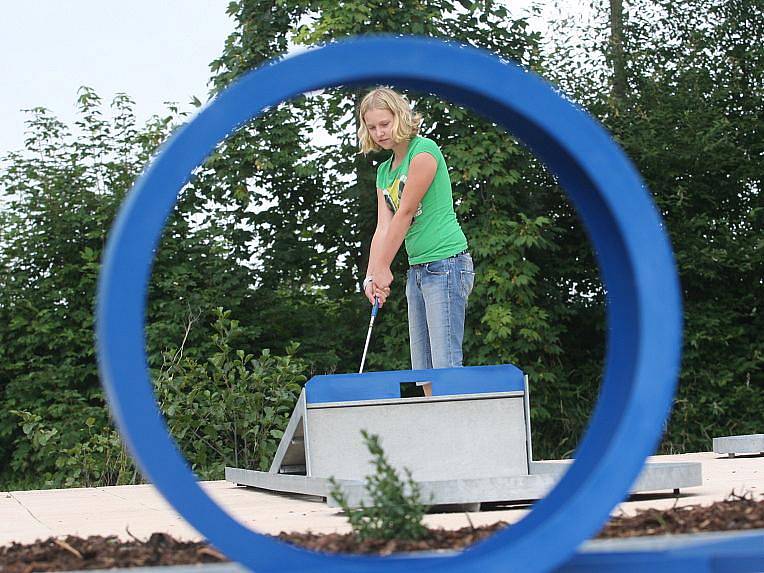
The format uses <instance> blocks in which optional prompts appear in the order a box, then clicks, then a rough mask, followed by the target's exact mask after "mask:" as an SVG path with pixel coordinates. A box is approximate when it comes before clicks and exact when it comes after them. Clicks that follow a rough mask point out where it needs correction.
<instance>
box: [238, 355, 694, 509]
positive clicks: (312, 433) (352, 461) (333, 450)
mask: <svg viewBox="0 0 764 573" xmlns="http://www.w3.org/2000/svg"><path fill="white" fill-rule="evenodd" d="M428 383H429V384H430V385H431V388H432V396H431V397H415V398H403V397H401V396H402V394H404V390H403V388H404V386H405V385H407V384H411V385H413V384H419V385H422V384H428ZM361 430H366V431H367V432H369V433H372V434H377V435H378V436H379V437H380V442H381V445H382V447H383V449H384V451H385V454H386V455H387V457H388V459H389V460H390V462H391V463H392V464H393V465H394V466H395V467H396V469H397V470H398V471H399V472H400V473H401V474H402V473H403V469H404V468H408V469H409V470H410V471H411V473H412V477H413V479H414V480H416V481H417V482H418V483H419V485H420V487H421V490H422V493H423V498H424V499H425V500H426V501H427V502H428V503H430V504H431V505H446V504H459V505H462V506H464V505H467V506H470V507H469V508H470V509H478V507H479V504H481V503H489V502H516V501H521V500H535V499H539V498H541V497H543V496H544V495H545V494H546V493H547V492H548V491H549V490H550V489H551V488H552V487H553V486H554V484H555V483H556V482H557V481H558V480H559V479H560V477H561V476H562V474H563V473H564V472H565V470H566V469H567V467H568V466H569V462H570V461H571V460H555V461H534V460H533V450H532V441H531V423H530V398H529V388H528V377H527V376H526V375H525V374H524V373H523V372H522V371H521V370H520V369H518V368H517V367H515V366H512V365H500V366H471V367H465V368H447V369H438V370H404V371H397V372H370V373H365V374H340V375H327V376H315V377H314V378H312V379H311V380H310V381H309V382H308V383H307V384H306V386H305V388H304V390H303V391H302V393H301V394H300V397H299V400H298V402H297V405H296V407H295V409H294V412H293V413H292V416H291V419H290V421H289V424H288V426H287V429H286V431H285V433H284V436H283V438H282V440H281V443H280V445H279V447H278V450H277V451H276V455H275V457H274V459H273V463H272V464H271V467H270V470H269V471H267V472H262V471H253V470H247V469H242V468H230V467H229V468H226V470H225V476H226V479H227V480H229V481H231V482H233V483H236V484H239V485H246V486H251V487H257V488H262V489H266V490H272V491H279V492H291V493H298V494H308V495H314V496H320V497H323V498H326V499H327V502H328V504H329V505H330V506H334V505H336V502H335V501H334V500H333V498H332V497H331V495H330V490H331V485H330V483H329V478H332V477H333V478H335V479H336V480H337V482H338V483H339V484H340V486H341V488H342V490H343V492H344V493H345V495H346V497H347V499H348V501H349V503H350V504H351V506H358V505H360V504H361V503H362V502H365V503H367V504H368V503H369V502H370V500H369V499H368V498H367V494H366V491H365V487H364V479H365V478H366V476H367V475H369V474H371V473H373V470H374V468H373V466H372V464H371V454H370V453H369V451H368V449H367V448H366V446H365V444H364V442H363V439H362V435H361ZM701 484H702V475H701V465H700V464H699V463H695V462H684V463H668V462H663V463H659V462H650V463H648V464H646V466H645V469H644V470H643V471H642V474H641V475H640V477H639V478H638V480H637V482H636V483H635V484H634V485H633V487H632V490H631V491H632V493H636V492H646V491H651V492H652V491H662V490H669V491H673V492H678V490H679V489H681V488H687V487H692V486H698V485H701Z"/></svg>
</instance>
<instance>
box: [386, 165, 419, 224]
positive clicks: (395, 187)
mask: <svg viewBox="0 0 764 573" xmlns="http://www.w3.org/2000/svg"><path fill="white" fill-rule="evenodd" d="M406 179H407V177H406V174H405V173H404V174H403V175H399V176H398V177H396V178H395V179H394V180H393V182H392V183H391V184H390V186H389V187H387V188H385V189H382V194H383V195H384V196H385V203H387V206H388V207H390V209H391V210H392V211H393V213H397V212H398V208H399V207H400V206H401V200H402V199H403V188H404V187H405V186H406ZM421 214H422V204H421V203H420V204H419V206H418V207H417V210H416V213H414V218H415V219H416V217H419V215H421Z"/></svg>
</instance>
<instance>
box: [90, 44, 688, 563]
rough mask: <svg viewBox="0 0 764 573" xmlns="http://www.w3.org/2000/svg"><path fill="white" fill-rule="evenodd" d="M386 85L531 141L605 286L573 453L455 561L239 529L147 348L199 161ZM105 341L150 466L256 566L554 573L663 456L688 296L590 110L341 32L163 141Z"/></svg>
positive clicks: (238, 89)
mask: <svg viewBox="0 0 764 573" xmlns="http://www.w3.org/2000/svg"><path fill="white" fill-rule="evenodd" d="M372 63H373V65H372ZM378 83H384V84H393V85H396V86H398V87H400V88H409V89H413V90H420V91H425V92H433V93H436V94H438V95H440V96H443V97H444V98H447V99H449V100H451V101H453V102H455V103H458V104H461V105H465V106H468V107H470V108H472V109H473V110H475V111H478V112H480V113H481V114H483V115H484V116H486V117H488V118H489V119H491V120H492V121H495V122H497V123H499V124H501V125H503V126H504V127H505V128H507V129H508V130H509V131H510V132H511V133H512V134H513V135H514V136H516V137H517V138H518V139H519V140H521V141H522V142H524V143H525V144H526V145H527V146H528V147H529V148H530V149H531V150H532V151H533V152H534V153H535V154H536V155H537V156H538V157H539V158H540V159H542V160H543V161H544V162H545V163H546V165H547V166H548V168H549V169H551V171H552V172H553V173H554V174H555V175H556V176H557V177H558V178H559V181H560V183H561V185H562V186H563V188H564V189H565V191H566V192H567V194H568V197H569V199H570V200H571V202H572V203H573V204H574V205H575V207H576V209H577V210H578V213H579V215H580V216H581V218H582V220H583V222H584V225H585V228H586V230H587V232H588V234H589V236H590V238H591V240H592V241H593V243H594V247H595V251H596V255H597V259H598V263H599V265H600V271H601V274H602V278H603V283H604V285H605V288H606V290H607V294H608V338H607V348H608V354H607V359H606V364H605V370H604V382H603V385H602V390H601V393H600V397H599V400H598V402H597V406H596V408H595V411H594V414H593V416H592V419H591V421H590V427H589V429H588V430H587V432H586V435H585V436H584V439H583V441H582V443H581V445H580V447H579V448H578V451H577V454H576V461H575V463H574V464H573V465H572V467H571V468H570V470H569V471H568V472H567V473H566V474H565V476H564V478H563V479H562V480H561V481H560V482H559V484H558V485H557V486H556V487H555V488H554V490H553V491H552V492H550V494H549V495H548V496H547V497H546V498H545V499H543V500H541V501H539V502H538V503H537V504H536V505H535V506H534V508H533V510H532V511H531V512H530V514H529V515H528V516H527V517H526V518H525V519H524V520H523V521H521V522H520V523H519V524H517V525H515V526H513V527H512V528H509V529H507V530H505V531H503V532H501V533H499V534H497V535H495V536H494V537H492V538H491V539H489V540H487V541H485V542H483V543H481V544H479V545H477V546H475V547H474V548H473V549H471V550H470V551H467V552H465V553H463V554H460V555H457V556H454V557H450V558H442V557H438V558H436V557H426V558H396V559H390V558H379V557H360V556H326V555H321V554H318V553H313V552H309V551H306V550H303V549H299V548H296V547H293V546H289V545H287V544H284V543H282V542H279V541H275V540H273V539H271V538H268V537H266V536H263V535H260V534H257V533H255V532H253V531H251V530H250V529H248V528H246V527H244V526H243V525H241V524H240V523H239V522H237V521H236V520H234V519H233V518H232V517H231V516H229V515H228V514H227V513H226V512H225V511H224V510H223V509H221V508H220V507H219V506H218V505H217V504H216V503H215V502H214V501H212V500H211V499H210V498H209V497H208V496H207V495H206V494H205V493H204V491H203V490H202V489H201V488H200V487H199V485H198V483H197V482H196V479H195V478H194V475H193V474H192V472H191V471H190V470H189V468H188V467H187V465H186V463H185V461H184V459H183V458H182V456H181V455H180V454H179V452H178V450H177V447H176V446H175V443H174V441H173V440H172V438H171V437H170V436H169V435H168V432H167V427H166V425H165V423H164V421H163V418H162V416H161V413H160V412H159V410H158V408H157V405H156V402H155V400H154V396H153V394H152V384H151V379H150V375H149V371H148V363H147V357H146V353H145V346H146V344H145V332H144V328H145V314H146V298H147V292H148V281H149V278H150V274H151V265H152V261H153V253H154V250H155V249H156V248H157V247H158V245H159V240H160V236H161V233H162V230H163V227H164V223H165V220H166V219H167V217H168V215H169V214H170V213H171V211H172V209H173V207H174V205H175V202H176V201H177V196H178V193H179V192H180V190H181V188H182V187H183V185H184V184H185V183H187V182H188V180H189V179H190V177H191V172H192V170H193V169H194V168H196V167H197V166H199V165H200V164H201V163H202V162H203V161H204V159H205V157H207V156H208V155H209V154H210V153H211V152H212V150H213V149H214V147H215V146H216V145H217V144H218V143H219V142H220V141H222V140H223V139H225V138H226V137H227V136H229V135H230V134H231V133H233V132H234V131H235V130H236V129H238V128H239V127H241V126H242V125H243V124H245V123H246V122H247V121H249V120H251V119H253V118H254V117H257V116H258V115H259V114H261V113H262V112H263V110H265V109H267V108H268V107H271V106H274V105H277V104H279V103H280V102H282V101H284V100H287V99H289V98H290V97H294V96H297V95H299V94H301V93H305V92H310V91H313V90H318V89H322V88H327V87H332V86H340V85H344V86H369V85H372V84H378ZM97 336H98V355H99V361H100V369H101V376H102V380H103V384H104V386H105V388H106V391H107V395H108V399H109V402H110V405H111V408H112V410H113V413H114V415H115V418H116V421H117V423H118V425H119V428H120V430H121V432H122V435H123V436H124V437H125V440H126V442H127V444H128V446H129V448H130V450H131V451H132V452H133V454H134V456H135V457H136V459H137V461H138V463H139V465H140V467H141V469H142V470H143V472H144V474H145V475H146V476H147V477H149V478H150V479H151V481H152V482H153V483H154V484H155V486H156V487H157V488H158V489H159V490H160V492H161V493H162V494H163V495H164V496H165V498H166V499H167V500H168V501H169V502H170V503H171V504H172V505H173V506H174V507H175V509H177V510H178V511H179V512H180V514H181V515H183V516H184V517H185V518H186V520H188V521H189V523H190V524H191V525H193V526H194V527H195V528H196V529H197V530H198V531H200V532H201V533H202V534H203V535H205V536H206V537H207V538H208V539H209V540H210V541H211V542H212V543H213V544H215V545H216V546H217V547H218V548H219V549H221V550H222V551H223V552H225V553H226V554H227V555H228V556H229V557H230V558H231V559H233V560H235V561H238V562H240V563H242V564H243V565H245V566H247V567H249V568H250V569H253V570H258V571H264V570H275V569H279V570H290V569H294V570H296V569H298V568H300V569H306V568H322V569H329V568H331V569H332V570H335V571H377V570H380V569H382V568H386V569H388V570H395V571H408V570H411V569H415V568H418V569H421V570H426V569H433V568H436V567H437V568H438V569H439V570H440V571H457V570H458V571H487V570H499V569H501V570H502V571H548V570H550V569H552V568H554V567H555V566H559V565H561V564H562V563H564V562H565V561H566V560H567V559H568V558H569V557H570V556H571V555H572V553H573V552H574V551H575V549H576V547H577V546H578V545H579V544H580V543H581V542H582V541H584V540H585V539H587V538H588V537H590V536H591V535H593V534H594V533H596V532H597V531H598V529H599V528H600V527H601V526H602V524H603V523H604V522H605V520H606V519H607V518H608V515H609V512H610V510H611V509H612V508H613V507H614V506H615V505H616V504H617V503H619V502H620V501H621V500H622V499H623V497H624V496H625V495H626V493H627V492H628V490H629V487H630V485H631V484H632V482H633V481H634V480H635V479H636V477H637V475H638V474H639V471H640V469H641V467H642V465H643V463H644V460H645V458H646V457H647V456H648V455H650V454H651V453H652V452H653V451H654V448H655V446H656V444H657V442H658V439H659V437H660V434H661V429H662V424H663V422H664V420H665V419H666V416H667V414H668V412H669V409H670V405H671V401H672V398H673V395H674V390H675V385H676V379H677V373H678V369H679V360H680V344H681V301H680V293H679V285H678V280H677V275H676V270H675V266H674V261H673V257H672V253H671V248H670V245H669V242H668V239H667V237H666V235H665V233H664V232H663V230H662V225H661V220H660V217H659V215H658V213H657V212H656V209H655V207H654V205H653V204H652V202H651V199H650V197H649V195H648V192H647V190H646V188H645V186H644V184H643V182H642V181H641V179H640V177H639V176H638V174H637V172H636V171H635V169H634V168H633V167H632V165H631V164H630V162H629V161H628V159H627V158H626V157H625V155H624V153H623V152H622V151H621V150H620V149H619V148H618V147H617V145H616V144H615V143H613V141H612V140H611V139H610V137H609V136H608V135H607V134H606V132H605V131H604V130H603V129H602V128H601V127H600V126H599V125H598V124H597V123H596V122H595V121H594V120H592V119H591V118H589V117H588V116H587V115H586V114H585V113H584V112H582V111H581V110H579V109H577V108H576V107H574V106H573V105H571V104H570V103H568V102H566V101H565V100H564V99H563V98H562V97H560V96H559V95H558V94H556V93H555V91H554V90H553V89H552V88H551V87H550V86H549V85H547V84H546V83H545V82H543V81H542V80H540V79H539V78H538V77H536V76H534V75H533V74H531V73H529V72H527V71H526V70H523V69H521V68H520V67H518V66H516V65H513V64H511V63H507V62H502V61H500V60H499V59H498V58H496V57H495V56H492V55H491V54H488V53H485V52H483V51H479V50H476V49H474V48H470V47H466V46H462V45H456V44H451V43H444V42H440V41H435V40H431V39H421V38H390V37H376V38H365V39H352V40H347V41H342V42H338V43H335V44H331V45H328V46H326V47H323V48H320V49H316V50H313V51H308V52H305V53H303V54H301V55H298V56H295V57H290V58H286V59H284V60H282V61H279V62H275V63H269V64H267V65H265V66H262V67H261V68H259V69H256V70H254V71H251V72H249V73H247V74H245V75H244V76H243V77H241V78H240V79H239V80H238V81H237V82H236V83H234V84H233V85H231V86H230V87H229V88H228V89H226V90H225V91H223V92H222V93H220V94H219V95H218V97H217V98H215V99H214V100H213V101H212V102H211V103H210V104H209V105H208V106H206V107H205V108H204V109H202V110H201V111H200V113H199V114H198V115H197V116H196V117H195V118H194V119H193V120H192V121H191V122H189V123H188V124H187V125H185V126H184V127H183V128H182V129H180V130H179V131H178V132H177V133H176V134H175V135H174V136H173V137H172V138H171V139H170V140H169V141H168V142H167V143H166V144H165V145H164V147H163V149H162V150H161V153H160V154H159V155H158V156H157V158H156V159H155V160H154V161H153V163H152V164H151V165H150V167H149V168H148V169H147V171H146V172H145V173H144V175H143V176H142V177H141V178H140V180H139V181H138V182H137V183H136V185H135V187H134V188H133V189H132V191H131V192H130V194H129V196H128V198H127V199H126V201H125V203H124V205H123V207H122V209H121V210H120V213H119V215H118V217H117V220H116V223H115V225H114V228H113V230H112V233H111V237H110V240H109V244H108V247H107V250H106V255H105V260H104V265H103V269H102V274H101V277H100V283H99V293H98V309H97Z"/></svg>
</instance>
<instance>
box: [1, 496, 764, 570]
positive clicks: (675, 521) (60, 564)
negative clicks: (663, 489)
mask: <svg viewBox="0 0 764 573" xmlns="http://www.w3.org/2000/svg"><path fill="white" fill-rule="evenodd" d="M505 526H506V524H505V523H504V522H498V523H495V524H493V525H490V526H485V527H464V528H462V529H458V530H455V531H448V530H443V529H430V530H428V537H427V538H425V539H423V540H421V541H402V540H392V541H363V542H360V541H358V540H357V539H356V538H355V537H354V536H353V534H344V535H342V534H337V533H331V534H313V533H281V534H280V535H279V536H278V538H279V539H281V540H282V541H286V542H288V543H293V544H295V545H300V546H302V547H306V548H309V549H313V550H316V551H324V552H331V553H338V552H341V553H365V554H377V555H389V554H392V553H400V552H412V551H438V550H449V551H454V550H459V549H463V548H465V547H467V546H469V545H471V544H472V543H475V542H476V541H479V540H481V539H484V538H485V537H488V536H490V535H492V534H493V533H495V532H496V531H498V530H499V529H502V528H503V527H505ZM739 529H764V496H762V499H760V500H758V501H756V500H754V498H753V496H752V495H746V496H737V495H731V496H730V498H729V499H727V500H726V501H721V502H717V503H715V504H713V505H710V506H705V507H703V506H685V507H676V508H673V509H669V510H662V511H660V510H655V509H648V510H644V511H640V512H638V513H637V514H636V515H634V516H629V517H626V516H616V517H613V518H612V519H611V520H610V522H609V523H608V524H607V525H606V526H605V527H604V529H603V530H602V531H601V532H600V534H599V536H598V538H613V537H635V536H645V535H664V534H677V533H696V532H700V531H729V530H739ZM221 561H227V559H226V558H225V556H223V555H222V554H221V553H220V552H219V551H218V550H216V549H215V548H214V547H212V546H210V545H209V544H207V543H204V542H185V541H178V540H176V539H174V538H173V537H171V536H169V535H166V534H164V533H154V534H153V535H151V537H149V539H148V540H146V541H141V540H137V539H136V540H134V541H128V542H124V541H120V540H119V539H117V538H116V537H114V536H112V537H102V536H91V537H88V538H86V539H85V538H81V537H74V536H67V537H64V538H53V537H51V538H49V539H46V540H45V541H37V542H35V543H32V544H27V545H24V544H19V543H13V544H11V545H7V546H5V547H0V573H33V572H36V571H73V570H77V569H108V568H113V567H140V566H154V565H189V564H195V563H216V562H221Z"/></svg>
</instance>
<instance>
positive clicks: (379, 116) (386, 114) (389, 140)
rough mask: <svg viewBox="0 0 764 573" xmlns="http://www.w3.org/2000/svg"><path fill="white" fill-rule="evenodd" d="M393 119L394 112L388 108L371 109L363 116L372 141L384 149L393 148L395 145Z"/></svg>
mask: <svg viewBox="0 0 764 573" xmlns="http://www.w3.org/2000/svg"><path fill="white" fill-rule="evenodd" d="M393 119H394V117H393V112H391V111H390V110H387V109H370V110H369V111H367V112H366V113H365V114H364V116H363V120H364V122H365V123H366V129H368V130H369V135H371V139H372V141H374V143H376V144H377V145H379V146H380V147H381V148H382V149H392V148H393V146H394V145H395V141H393Z"/></svg>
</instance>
